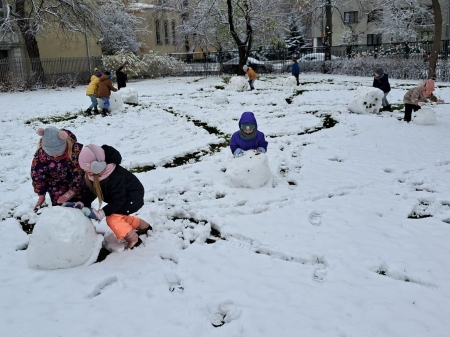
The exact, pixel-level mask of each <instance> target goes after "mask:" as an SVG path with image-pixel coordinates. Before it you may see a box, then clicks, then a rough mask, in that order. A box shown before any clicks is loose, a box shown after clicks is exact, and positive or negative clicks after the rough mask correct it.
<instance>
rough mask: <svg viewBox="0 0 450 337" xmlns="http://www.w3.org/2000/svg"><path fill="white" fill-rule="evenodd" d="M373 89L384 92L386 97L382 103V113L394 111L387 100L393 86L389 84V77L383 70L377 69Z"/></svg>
mask: <svg viewBox="0 0 450 337" xmlns="http://www.w3.org/2000/svg"><path fill="white" fill-rule="evenodd" d="M373 87H374V88H378V89H380V90H382V91H383V92H384V96H383V98H382V101H381V103H382V104H383V109H382V110H381V111H392V110H391V105H390V104H389V102H388V100H387V98H386V97H387V95H388V93H389V92H390V91H391V85H390V84H389V76H388V74H386V73H385V72H384V70H383V68H377V69H375V73H374V78H373Z"/></svg>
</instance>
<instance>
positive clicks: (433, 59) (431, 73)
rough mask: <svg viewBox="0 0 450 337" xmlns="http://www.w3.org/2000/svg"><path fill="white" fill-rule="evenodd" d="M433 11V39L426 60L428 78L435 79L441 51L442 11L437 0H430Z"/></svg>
mask: <svg viewBox="0 0 450 337" xmlns="http://www.w3.org/2000/svg"><path fill="white" fill-rule="evenodd" d="M432 4H433V11H434V39H433V50H432V51H431V54H430V57H429V62H428V78H429V79H430V78H431V79H433V80H435V79H436V65H437V61H438V57H439V53H440V51H441V38H442V12H441V6H440V4H439V0H432Z"/></svg>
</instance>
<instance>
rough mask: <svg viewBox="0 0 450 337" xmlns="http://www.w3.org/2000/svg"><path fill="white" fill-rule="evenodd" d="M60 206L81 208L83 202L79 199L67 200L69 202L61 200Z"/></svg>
mask: <svg viewBox="0 0 450 337" xmlns="http://www.w3.org/2000/svg"><path fill="white" fill-rule="evenodd" d="M61 206H63V207H72V208H78V209H82V208H83V207H84V204H83V203H82V202H81V201H77V202H70V201H69V202H63V204H62V205H61Z"/></svg>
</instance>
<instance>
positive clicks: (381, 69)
mask: <svg viewBox="0 0 450 337" xmlns="http://www.w3.org/2000/svg"><path fill="white" fill-rule="evenodd" d="M374 73H376V74H378V75H380V76H383V75H384V70H383V68H376V69H375V71H374Z"/></svg>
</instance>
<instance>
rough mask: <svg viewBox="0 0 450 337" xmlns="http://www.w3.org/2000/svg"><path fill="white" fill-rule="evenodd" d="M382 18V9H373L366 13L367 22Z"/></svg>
mask: <svg viewBox="0 0 450 337" xmlns="http://www.w3.org/2000/svg"><path fill="white" fill-rule="evenodd" d="M382 18H383V10H382V9H375V10H373V11H371V12H370V13H369V14H368V15H367V23H369V22H377V21H381V19H382Z"/></svg>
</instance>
